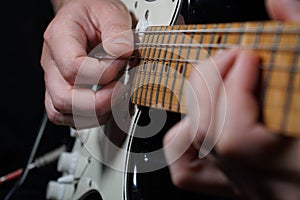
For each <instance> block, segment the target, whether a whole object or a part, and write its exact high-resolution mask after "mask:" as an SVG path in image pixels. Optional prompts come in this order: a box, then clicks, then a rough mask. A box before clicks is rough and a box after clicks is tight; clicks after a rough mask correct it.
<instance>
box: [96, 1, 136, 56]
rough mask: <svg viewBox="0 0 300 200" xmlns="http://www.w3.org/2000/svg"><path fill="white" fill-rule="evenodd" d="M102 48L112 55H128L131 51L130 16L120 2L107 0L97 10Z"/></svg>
mask: <svg viewBox="0 0 300 200" xmlns="http://www.w3.org/2000/svg"><path fill="white" fill-rule="evenodd" d="M98 13H99V16H98V17H99V18H98V19H101V21H100V31H101V39H102V43H103V48H104V50H105V51H106V53H108V54H109V55H112V56H116V57H119V56H122V57H123V56H129V55H131V54H132V51H133V46H134V44H133V33H132V30H131V28H132V21H131V16H130V14H129V12H128V10H127V8H126V7H125V5H123V4H122V3H121V2H119V1H107V2H105V3H103V5H101V10H100V11H99V12H98Z"/></svg>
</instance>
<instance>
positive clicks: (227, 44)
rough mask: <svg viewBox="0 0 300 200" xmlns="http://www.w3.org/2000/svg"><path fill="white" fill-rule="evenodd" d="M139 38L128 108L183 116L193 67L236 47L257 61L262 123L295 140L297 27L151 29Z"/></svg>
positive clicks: (299, 81)
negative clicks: (160, 111) (219, 50)
mask: <svg viewBox="0 0 300 200" xmlns="http://www.w3.org/2000/svg"><path fill="white" fill-rule="evenodd" d="M139 34H142V39H141V40H140V41H139V42H138V43H136V45H137V48H138V49H139V54H140V63H139V65H138V67H136V69H135V75H134V80H133V87H132V89H133V90H134V93H133V96H132V103H134V104H137V105H141V106H147V107H154V108H159V109H164V110H166V111H172V112H179V113H183V114H184V113H186V108H185V98H184V95H185V91H184V88H185V84H186V83H185V79H186V78H188V76H189V75H190V73H191V70H192V66H193V64H195V63H196V62H197V61H198V60H203V59H207V58H208V57H209V56H211V55H213V54H214V53H215V52H216V51H217V50H218V49H228V48H233V47H236V46H239V47H240V48H244V49H252V50H254V51H255V52H256V53H257V54H258V55H259V56H260V57H261V71H262V80H261V81H262V82H261V83H262V87H261V89H262V94H261V95H260V96H261V98H260V102H261V109H262V110H261V113H262V120H263V122H264V123H265V124H266V126H267V127H268V128H269V129H271V131H273V132H276V133H280V134H287V135H300V123H299V122H300V103H299V102H300V74H299V68H300V59H299V51H300V24H299V23H292V22H284V23H283V22H278V21H264V22H243V23H222V24H206V25H184V26H153V27H148V29H147V30H146V31H144V32H143V33H139Z"/></svg>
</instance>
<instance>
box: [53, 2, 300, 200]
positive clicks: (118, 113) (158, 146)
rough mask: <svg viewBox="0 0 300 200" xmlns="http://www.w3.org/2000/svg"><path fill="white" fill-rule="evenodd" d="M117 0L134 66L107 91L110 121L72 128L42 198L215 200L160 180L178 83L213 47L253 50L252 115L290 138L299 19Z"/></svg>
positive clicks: (294, 125)
mask: <svg viewBox="0 0 300 200" xmlns="http://www.w3.org/2000/svg"><path fill="white" fill-rule="evenodd" d="M123 2H124V4H125V5H126V6H127V7H128V9H129V10H130V11H131V12H132V16H133V19H134V20H135V21H136V22H137V24H136V31H135V34H136V35H137V37H138V40H137V41H136V47H137V54H136V55H135V57H138V59H133V60H132V61H129V65H130V64H131V65H134V67H132V68H131V69H132V70H130V71H126V72H125V75H124V76H123V79H122V81H121V83H120V84H119V89H117V90H116V91H117V92H115V95H117V96H116V98H115V99H118V101H117V102H115V103H116V104H117V105H118V106H116V107H115V108H113V116H114V117H115V118H114V119H111V120H110V121H109V122H108V123H107V124H106V125H105V126H103V127H97V128H93V129H87V130H82V131H79V132H75V133H74V136H76V137H77V139H76V142H75V144H74V147H73V151H72V153H71V154H67V153H66V154H64V155H62V156H61V158H60V160H59V166H58V168H59V170H60V171H62V172H64V176H63V177H61V179H60V180H58V181H54V182H51V184H50V183H49V187H48V191H49V192H48V194H49V195H48V197H49V198H53V199H55V198H56V199H58V196H57V192H55V193H56V194H53V191H55V190H58V188H60V189H59V190H60V193H59V194H60V196H59V197H60V199H85V200H86V199H103V200H121V199H122V200H142V199H143V200H147V199H165V198H168V199H225V198H220V197H212V196H206V195H204V194H198V193H197V194H195V193H191V192H187V191H183V190H180V189H178V188H176V187H175V186H174V185H173V184H172V182H171V180H170V175H169V171H168V166H167V163H166V161H165V158H164V154H163V145H162V139H163V136H164V135H165V133H166V132H167V131H168V129H169V128H170V127H172V126H173V125H174V124H175V123H176V122H178V121H179V120H181V119H182V118H183V117H184V115H185V114H186V108H185V99H184V95H185V91H184V88H185V84H186V81H185V80H186V79H187V78H188V76H189V75H190V73H191V70H192V68H193V64H194V63H195V62H196V61H197V60H203V59H207V58H208V57H209V56H211V55H213V54H214V53H215V52H216V51H217V50H218V49H227V48H232V47H234V46H239V47H240V48H247V49H253V50H254V51H256V52H257V53H258V55H259V56H260V57H261V60H262V62H261V72H262V79H261V92H260V94H261V95H260V99H259V102H260V105H261V120H262V121H263V122H264V123H265V124H266V126H267V127H268V128H269V129H270V130H272V131H273V132H274V133H277V134H287V135H289V136H299V135H300V124H299V121H300V104H299V102H300V73H299V70H300V54H299V52H300V24H298V23H292V22H284V23H283V22H278V21H270V20H268V19H267V17H266V14H265V13H263V14H261V15H259V14H258V13H252V15H251V16H246V17H245V16H244V15H243V13H242V11H240V10H238V9H239V7H237V10H230V9H229V8H232V7H233V8H232V9H234V6H232V5H229V7H228V5H224V9H223V10H226V9H229V10H227V12H228V13H227V12H226V11H224V13H221V14H220V13H218V14H220V16H221V17H220V18H213V19H212V20H211V21H204V22H203V20H204V19H203V18H199V17H198V18H197V19H199V21H200V22H203V23H202V24H200V23H198V22H197V21H195V19H196V17H195V16H194V17H192V16H193V15H195V14H197V13H198V14H199V13H200V14H201V13H204V12H202V11H203V10H201V7H200V9H199V6H197V3H199V2H200V1H182V0H165V1H158V0H140V1H137V0H136V1H130V0H123ZM215 2H218V1H215ZM220 2H222V1H220ZM220 2H219V3H215V5H213V6H212V8H213V9H214V11H216V10H218V9H216V8H220V7H219V5H222V4H221V3H220ZM251 3H253V2H252V1H251ZM240 4H245V2H242V3H240ZM249 5H250V4H249ZM230 6H232V7H230ZM254 6H257V5H256V4H255V5H254ZM255 8H256V9H261V7H255ZM246 9H247V10H248V8H246ZM261 10H263V9H261ZM205 11H207V12H209V11H208V10H205ZM222 12H223V11H222ZM237 12H240V15H239V16H235V13H237ZM204 15H205V14H204ZM216 15H217V14H216ZM222 16H226V17H228V18H226V17H225V18H223V17H222ZM230 16H231V18H230V19H229V17H230ZM200 17H201V16H200ZM241 20H242V21H241ZM190 23H193V24H190ZM91 56H92V57H95V58H96V57H97V52H91ZM120 99H121V100H122V101H123V102H121V103H120V102H119V100H120ZM128 108H129V109H128ZM116 118H117V119H116ZM54 188H56V189H54ZM55 195H56V196H55Z"/></svg>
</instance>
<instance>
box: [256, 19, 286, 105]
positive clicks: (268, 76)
mask: <svg viewBox="0 0 300 200" xmlns="http://www.w3.org/2000/svg"><path fill="white" fill-rule="evenodd" d="M282 30H283V27H282V24H279V25H278V26H277V30H276V32H275V35H274V38H273V47H272V50H271V55H270V59H269V64H268V65H266V69H267V72H266V75H265V79H264V81H263V83H262V98H261V103H260V104H261V106H260V107H264V104H265V101H266V95H267V93H268V89H269V87H268V86H269V84H270V82H271V77H272V74H273V68H274V65H273V63H274V60H275V53H276V52H277V47H278V45H277V44H278V42H279V40H280V36H281V32H282ZM261 111H262V110H261Z"/></svg>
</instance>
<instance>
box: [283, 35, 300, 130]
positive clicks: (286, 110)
mask: <svg viewBox="0 0 300 200" xmlns="http://www.w3.org/2000/svg"><path fill="white" fill-rule="evenodd" d="M297 39H298V42H296V44H299V42H300V37H297ZM297 55H298V53H296V52H295V53H294V54H293V62H292V66H291V71H295V70H296V68H297V63H298V60H299V56H297ZM294 79H295V74H294V73H291V74H290V75H289V81H288V85H287V94H286V98H285V106H284V110H283V116H282V121H281V122H282V123H281V130H286V127H287V121H288V117H289V112H290V107H291V99H292V90H293V89H294ZM281 132H282V133H284V131H281Z"/></svg>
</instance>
